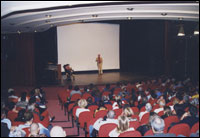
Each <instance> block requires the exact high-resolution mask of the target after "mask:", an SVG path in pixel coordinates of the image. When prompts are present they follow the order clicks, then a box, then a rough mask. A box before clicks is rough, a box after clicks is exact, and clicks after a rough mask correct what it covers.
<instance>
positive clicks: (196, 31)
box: [194, 24, 199, 35]
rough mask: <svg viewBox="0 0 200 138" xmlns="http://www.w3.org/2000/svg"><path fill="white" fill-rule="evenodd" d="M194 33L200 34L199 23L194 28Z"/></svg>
mask: <svg viewBox="0 0 200 138" xmlns="http://www.w3.org/2000/svg"><path fill="white" fill-rule="evenodd" d="M194 35H199V24H198V25H197V27H196V28H195V30H194Z"/></svg>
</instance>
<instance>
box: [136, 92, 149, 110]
mask: <svg viewBox="0 0 200 138" xmlns="http://www.w3.org/2000/svg"><path fill="white" fill-rule="evenodd" d="M142 95H143V96H141V97H142V99H141V103H140V104H139V105H138V109H139V110H140V109H141V108H142V107H143V106H145V105H146V104H147V102H148V99H147V97H146V96H145V95H144V93H143V94H142Z"/></svg>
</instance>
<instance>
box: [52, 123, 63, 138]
mask: <svg viewBox="0 0 200 138" xmlns="http://www.w3.org/2000/svg"><path fill="white" fill-rule="evenodd" d="M50 136H51V137H66V136H67V135H66V132H65V131H64V130H63V128H62V127H60V126H54V127H53V128H52V129H51V131H50Z"/></svg>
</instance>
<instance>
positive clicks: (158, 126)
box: [151, 116, 165, 134]
mask: <svg viewBox="0 0 200 138" xmlns="http://www.w3.org/2000/svg"><path fill="white" fill-rule="evenodd" d="M151 127H152V130H153V133H154V134H155V133H163V130H164V128H165V122H164V120H163V119H162V118H160V117H159V116H155V117H154V118H153V119H152V121H151Z"/></svg>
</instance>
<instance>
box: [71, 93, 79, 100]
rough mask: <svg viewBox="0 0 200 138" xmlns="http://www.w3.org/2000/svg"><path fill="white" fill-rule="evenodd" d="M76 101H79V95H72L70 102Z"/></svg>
mask: <svg viewBox="0 0 200 138" xmlns="http://www.w3.org/2000/svg"><path fill="white" fill-rule="evenodd" d="M78 99H81V95H80V94H74V95H72V97H71V100H70V101H77V100H78Z"/></svg>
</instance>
